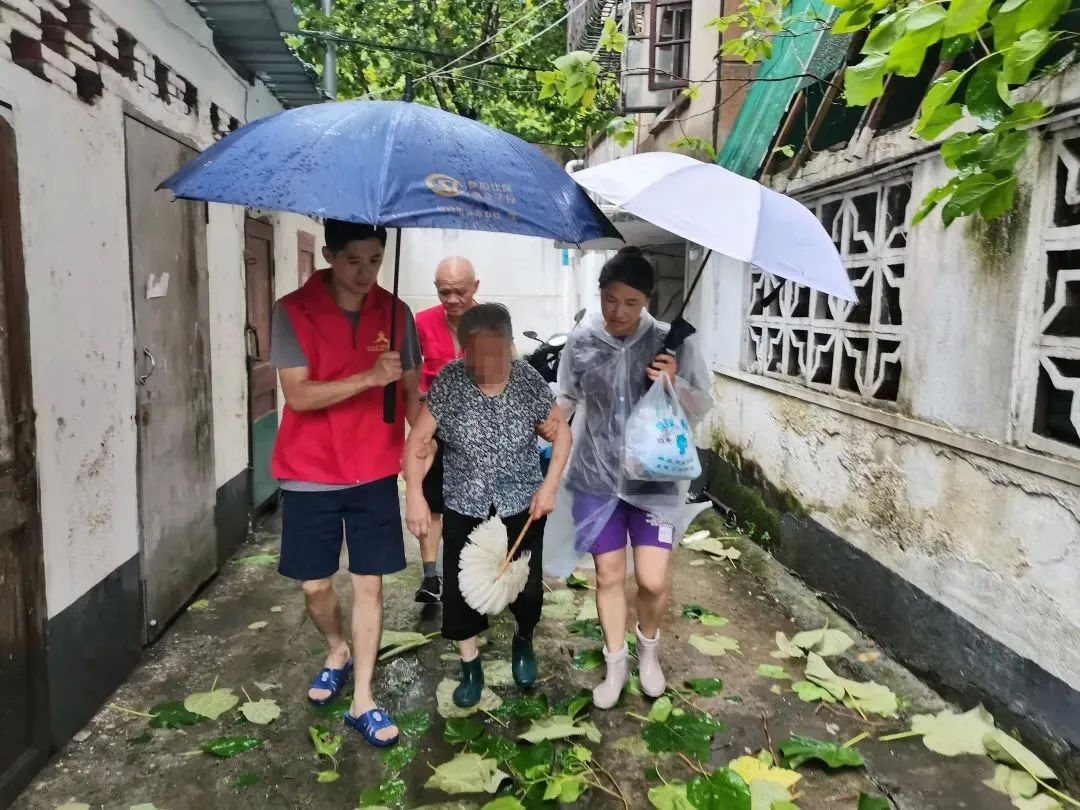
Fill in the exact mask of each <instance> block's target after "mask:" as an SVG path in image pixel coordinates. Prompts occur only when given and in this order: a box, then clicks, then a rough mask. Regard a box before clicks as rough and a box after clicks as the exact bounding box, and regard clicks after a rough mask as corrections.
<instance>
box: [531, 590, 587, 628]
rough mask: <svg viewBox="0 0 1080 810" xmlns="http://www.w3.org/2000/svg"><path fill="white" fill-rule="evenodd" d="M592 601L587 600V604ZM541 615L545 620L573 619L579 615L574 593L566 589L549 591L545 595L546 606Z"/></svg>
mask: <svg viewBox="0 0 1080 810" xmlns="http://www.w3.org/2000/svg"><path fill="white" fill-rule="evenodd" d="M591 601H593V600H591V599H586V600H585V602H586V603H588V602H591ZM540 613H541V615H542V616H543V617H544V618H545V619H553V620H555V621H569V620H571V619H573V618H574V617H575V616H577V614H578V606H577V602H575V601H574V592H573V591H570V590H567V589H565V588H560V589H558V590H555V591H548V592H547V593H545V594H544V606H543V608H541V611H540ZM579 618H580V617H579Z"/></svg>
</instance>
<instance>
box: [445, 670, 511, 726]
mask: <svg viewBox="0 0 1080 810" xmlns="http://www.w3.org/2000/svg"><path fill="white" fill-rule="evenodd" d="M457 685H458V684H457V681H455V680H451V679H450V678H444V679H443V680H442V681H440V682H439V685H438V686H437V687H436V689H435V702H436V704H437V705H438V708H439V714H441V715H442V716H443V717H445V718H451V717H469V716H471V715H473V714H476V713H477V712H493V711H495V710H496V709H498V708H499V706H501V705H502V698H500V697H499V696H498V695H496V694H495V693H494V692H492V691H491V690H490V689H488V688H487V687H486V686H485V687H484V691H483V692H481V693H480V702H479V703H477V704H476V705H475V706H470V707H469V708H467V709H463V708H461V707H460V706H457V705H455V704H454V689H456V688H457Z"/></svg>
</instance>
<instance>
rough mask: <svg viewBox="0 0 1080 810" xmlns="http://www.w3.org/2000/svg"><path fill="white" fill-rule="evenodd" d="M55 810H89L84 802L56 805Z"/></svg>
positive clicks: (88, 806)
mask: <svg viewBox="0 0 1080 810" xmlns="http://www.w3.org/2000/svg"><path fill="white" fill-rule="evenodd" d="M56 810H90V805H88V804H86V803H85V802H67V803H66V804H58V805H57V806H56Z"/></svg>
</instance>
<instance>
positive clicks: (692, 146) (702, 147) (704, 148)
mask: <svg viewBox="0 0 1080 810" xmlns="http://www.w3.org/2000/svg"><path fill="white" fill-rule="evenodd" d="M671 148H672V149H676V150H680V151H681V150H685V151H687V152H700V153H702V154H703V155H705V157H706V158H708V160H709V162H710V163H716V150H715V149H713V145H712V144H711V143H709V142H708V141H707V140H705V139H704V138H690V137H685V138H679V140H677V141H675V142H674V143H673V144H671Z"/></svg>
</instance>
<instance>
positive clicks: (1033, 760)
mask: <svg viewBox="0 0 1080 810" xmlns="http://www.w3.org/2000/svg"><path fill="white" fill-rule="evenodd" d="M983 746H985V748H986V753H987V754H989V755H990V758H991V759H993V760H996V761H997V762H1002V763H1004V764H1006V765H1015V766H1017V767H1019V768H1023V769H1024V770H1025V771H1027V772H1028V773H1029V774H1031V775H1032V776H1034V777H1035V778H1036V779H1042V780H1043V781H1047V780H1051V779H1053V780H1056V779H1057V774H1055V773H1054V772H1053V771H1052V770H1050V766H1049V765H1047V764H1046V763H1045V762H1043V761H1042V760H1041V759H1039V758H1038V757H1037V756H1035V754H1033V753H1031V751H1029V750H1028V749H1027V748H1025V747H1024V746H1023V744H1022V743H1020V742H1019V741H1018V740H1015V739H1013V738H1012V737H1010V736H1009V735H1008V734H1006V733H1005V732H1004V731H1001V730H1000V729H998V730H995V731H992V732H989V733H988V734H987V735H986V736H985V737H983Z"/></svg>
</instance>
